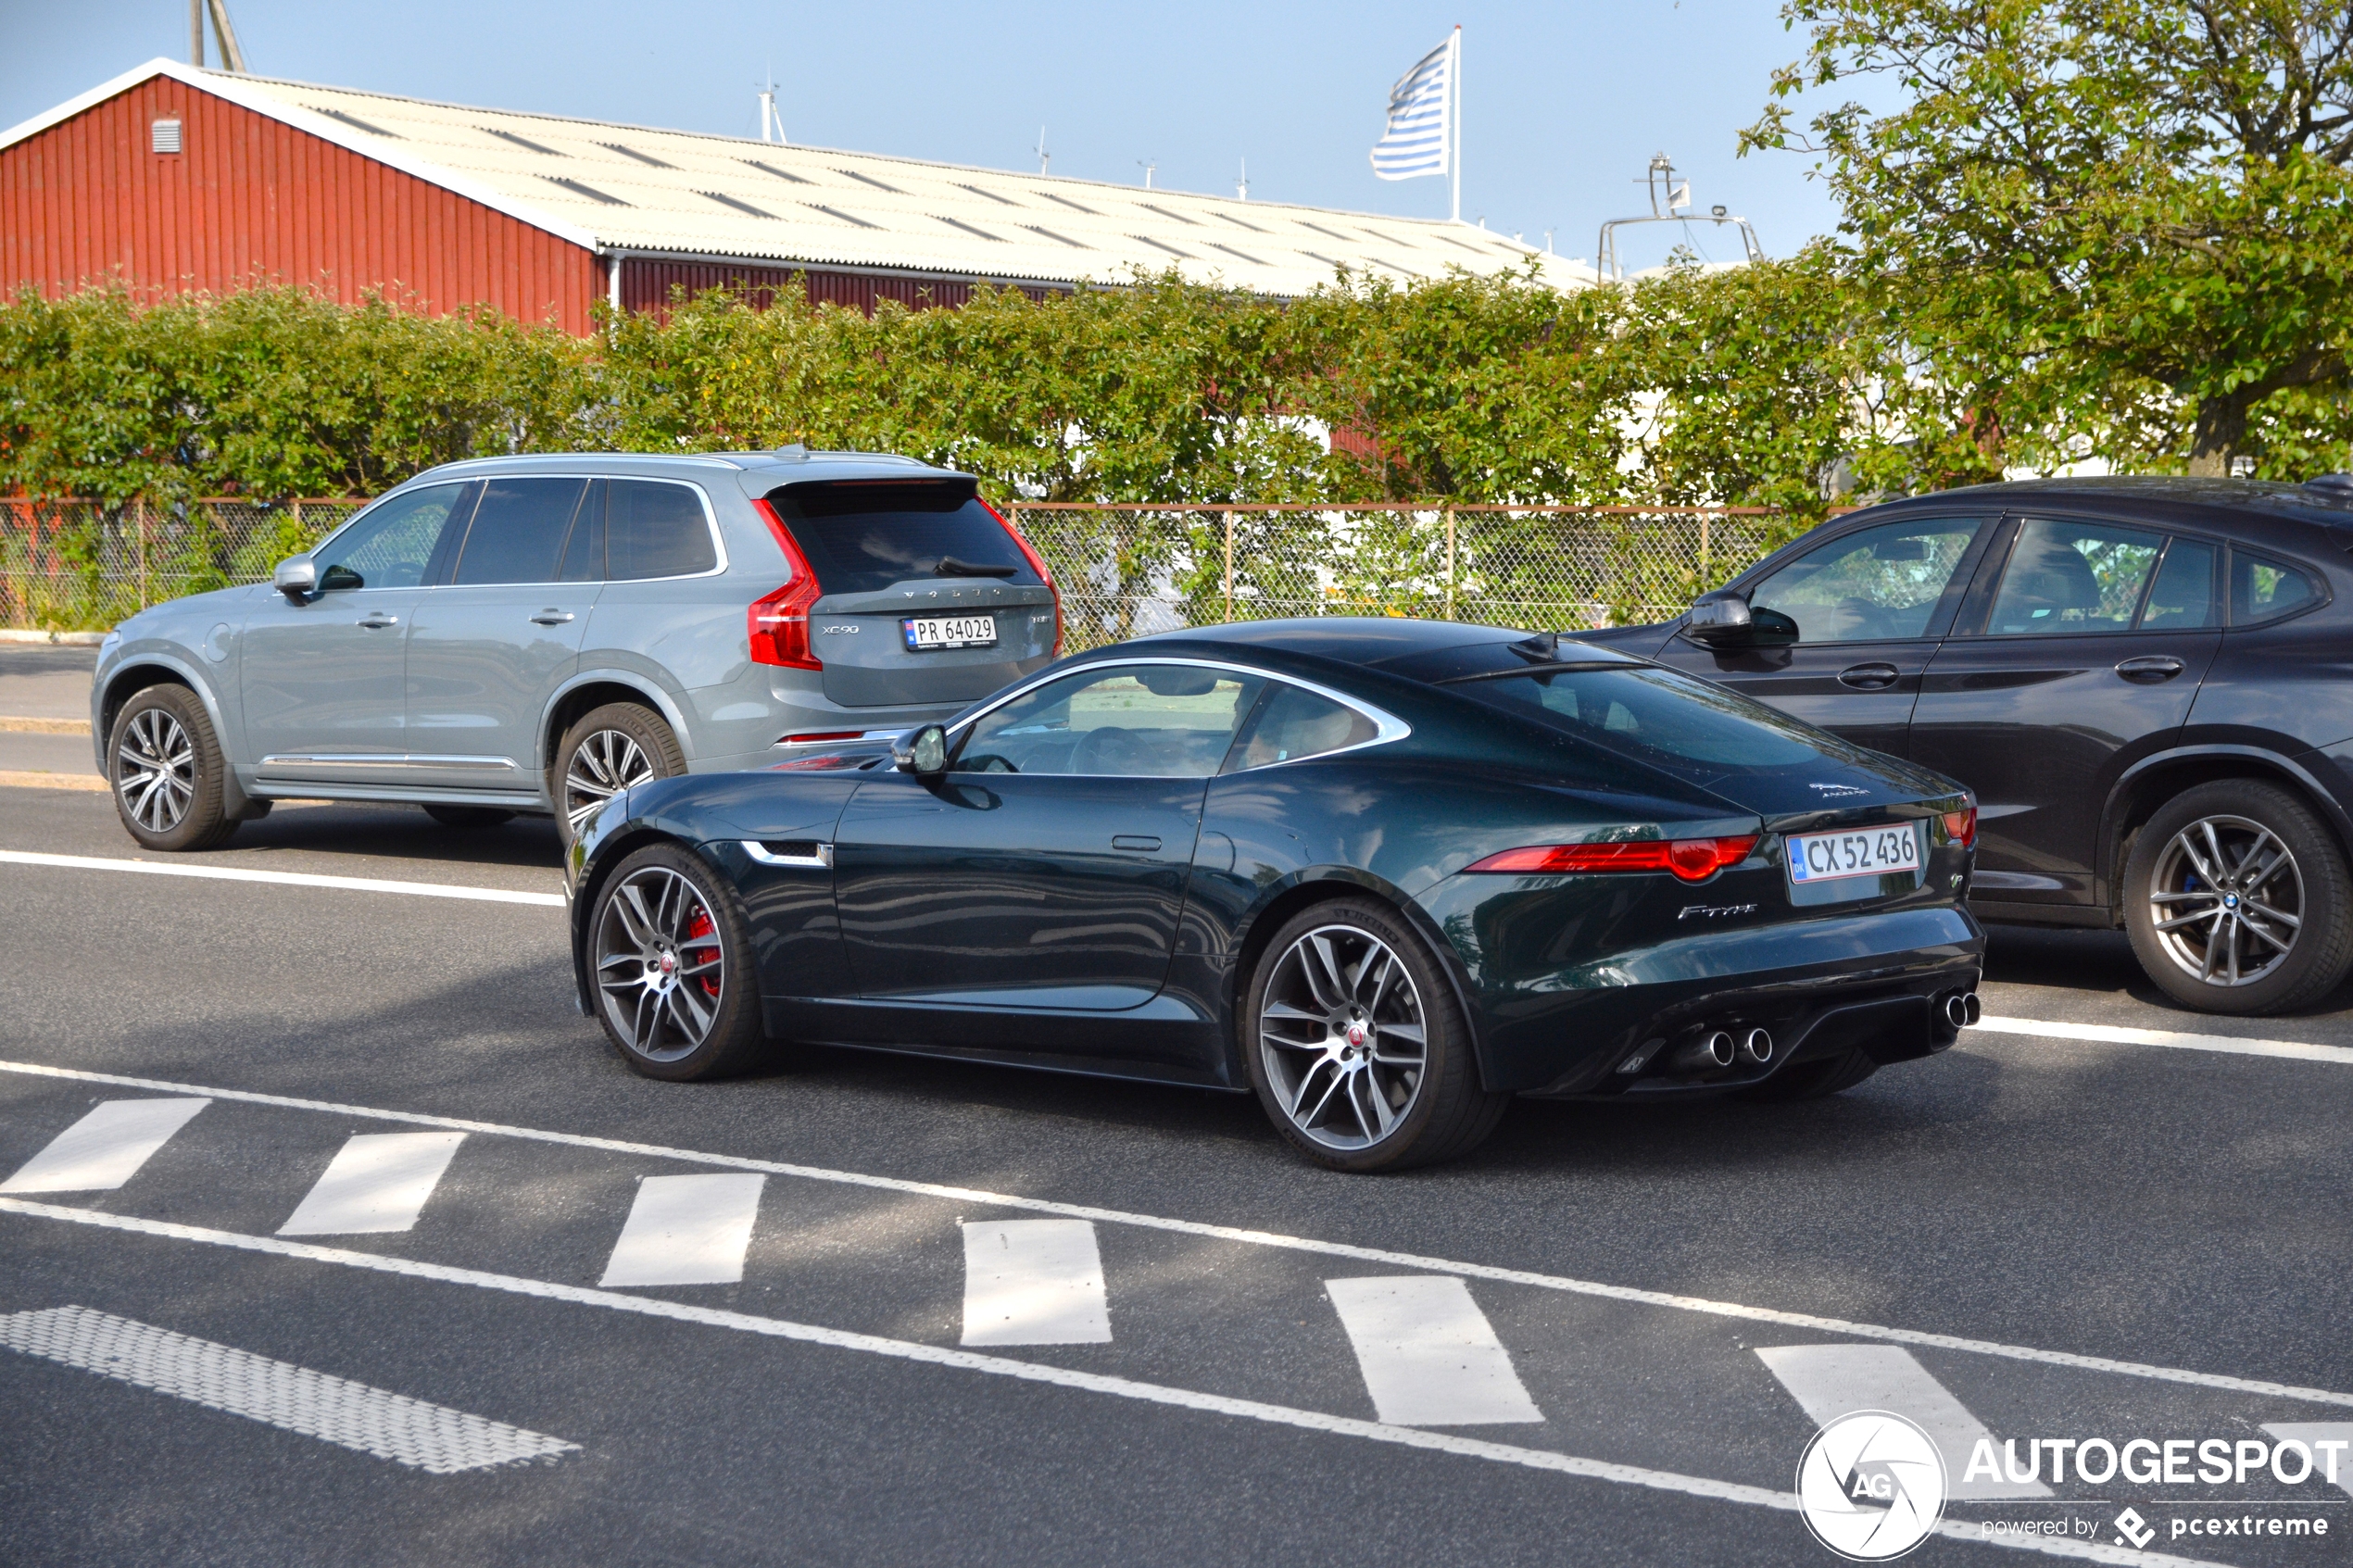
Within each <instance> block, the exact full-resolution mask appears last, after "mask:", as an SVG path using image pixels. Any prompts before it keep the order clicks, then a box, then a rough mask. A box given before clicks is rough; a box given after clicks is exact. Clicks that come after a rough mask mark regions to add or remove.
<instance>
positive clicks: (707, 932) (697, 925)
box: [681, 909, 719, 997]
mask: <svg viewBox="0 0 2353 1568" xmlns="http://www.w3.org/2000/svg"><path fill="white" fill-rule="evenodd" d="M718 929H719V928H718V927H717V926H715V925H713V924H711V911H710V910H708V909H697V910H696V911H695V918H694V919H693V920H691V921H688V922H686V941H685V942H684V943H682V944H681V946H682V947H686V949H688V950H690V951H691V950H693V949H694V948H697V947H710V948H713V949H716V948H717V947H718V946H719V942H718V938H717V935H716V933H717V932H718ZM704 938H709V940H704ZM718 956H719V955H718V953H717V952H716V951H713V952H712V954H711V957H712V958H717V957H718ZM694 961H695V962H697V963H700V962H702V961H703V960H701V959H699V958H698V959H696V960H694ZM699 984H700V985H701V986H702V991H703V995H704V996H706V997H716V996H717V995H719V982H718V980H717V979H716V978H714V977H713V976H711V975H710V974H708V973H706V974H704V975H702V976H700V978H699Z"/></svg>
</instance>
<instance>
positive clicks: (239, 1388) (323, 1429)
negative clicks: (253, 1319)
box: [0, 1307, 580, 1475]
mask: <svg viewBox="0 0 2353 1568" xmlns="http://www.w3.org/2000/svg"><path fill="white" fill-rule="evenodd" d="M0 1346H6V1347H7V1348H9V1349H12V1350H22V1351H24V1352H26V1353H27V1354H28V1355H34V1356H41V1357H44V1358H45V1359H47V1360H49V1361H57V1362H61V1363H62V1364H64V1365H66V1366H70V1367H79V1368H81V1369H82V1371H84V1372H94V1373H99V1374H103V1375H105V1376H107V1377H111V1378H115V1379H117V1380H119V1381H120V1382H123V1383H128V1384H132V1385H133V1386H136V1387H140V1388H152V1389H154V1390H155V1391H156V1392H157V1393H159V1394H170V1395H172V1396H174V1397H175V1398H178V1399H188V1400H192V1401H194V1402H195V1403H196V1404H199V1405H204V1406H208V1408H210V1409H213V1410H217V1411H227V1412H229V1413H230V1414H231V1415H242V1416H245V1417H247V1418H248V1419H250V1420H253V1421H258V1422H262V1423H265V1424H268V1425H271V1426H276V1427H280V1428H282V1429H283V1430H285V1431H288V1432H299V1433H301V1434H302V1435H303V1436H307V1437H319V1438H322V1439H324V1440H325V1441H327V1442H330V1443H336V1444H340V1445H341V1446H343V1447H344V1448H346V1449H359V1451H360V1452H361V1453H365V1454H373V1455H375V1456H376V1457H377V1458H378V1459H388V1460H391V1461H393V1462H394V1463H396V1464H405V1465H409V1466H410V1467H411V1468H413V1469H417V1470H422V1471H427V1472H429V1473H431V1474H434V1475H454V1474H457V1473H459V1471H462V1470H481V1469H484V1468H486V1467H488V1466H490V1465H494V1464H509V1463H511V1462H513V1461H517V1460H530V1459H549V1458H553V1457H554V1456H556V1455H558V1454H566V1453H575V1452H577V1451H579V1448H580V1445H579V1444H577V1443H567V1442H565V1441H564V1440H563V1439H562V1438H560V1437H549V1436H544V1435H542V1434H540V1433H537V1432H526V1431H524V1430H523V1429H522V1427H520V1426H510V1425H508V1424H506V1423H505V1422H503V1421H490V1420H486V1419H485V1418H484V1417H482V1416H478V1415H469V1414H467V1413H466V1412H465V1411H454V1410H451V1409H449V1408H448V1407H447V1405H435V1404H428V1403H427V1402H425V1401H424V1400H422V1399H409V1397H408V1396H406V1395H404V1394H395V1393H391V1392H389V1391H387V1390H385V1389H383V1388H371V1387H370V1386H368V1385H367V1384H365V1383H354V1382H352V1381H350V1380H349V1379H347V1378H342V1377H331V1376H329V1375H328V1374H325V1373H322V1372H313V1371H311V1370H310V1369H309V1368H308V1367H301V1366H296V1365H295V1364H294V1363H293V1362H291V1361H271V1359H270V1358H268V1357H267V1356H257V1355H254V1354H252V1353H251V1352H249V1351H245V1350H240V1349H237V1348H235V1347H233V1346H229V1345H217V1344H215V1343H213V1342H212V1341H211V1340H209V1339H197V1338H194V1337H192V1336H188V1335H185V1334H174V1333H173V1332H172V1331H171V1330H170V1329H167V1328H157V1327H156V1326H155V1325H154V1324H152V1323H139V1322H137V1321H135V1320H133V1319H131V1318H119V1317H116V1316H114V1315H113V1314H112V1313H109V1312H97V1311H91V1310H90V1309H89V1308H87V1307H52V1308H49V1309H47V1310H46V1311H32V1312H14V1313H10V1314H9V1315H8V1316H6V1317H0Z"/></svg>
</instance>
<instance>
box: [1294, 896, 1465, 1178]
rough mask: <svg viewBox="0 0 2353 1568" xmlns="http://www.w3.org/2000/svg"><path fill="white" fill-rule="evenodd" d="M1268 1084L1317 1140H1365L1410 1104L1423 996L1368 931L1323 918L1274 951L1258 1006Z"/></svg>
mask: <svg viewBox="0 0 2353 1568" xmlns="http://www.w3.org/2000/svg"><path fill="white" fill-rule="evenodd" d="M1258 1049H1259V1060H1260V1064H1261V1066H1262V1067H1263V1068H1264V1070H1265V1074H1266V1080H1267V1085H1268V1087H1269V1088H1270V1089H1271V1090H1272V1091H1273V1095H1274V1098H1275V1099H1276V1101H1277V1104H1279V1105H1280V1107H1281V1108H1282V1110H1283V1113H1284V1115H1285V1116H1287V1117H1288V1118H1289V1119H1290V1124H1291V1125H1292V1126H1293V1127H1295V1128H1297V1129H1298V1130H1299V1132H1300V1133H1301V1134H1302V1135H1304V1136H1306V1137H1307V1138H1309V1139H1311V1140H1313V1141H1314V1142H1315V1143H1317V1144H1320V1145H1322V1146H1323V1147H1324V1148H1330V1149H1339V1150H1351V1149H1363V1148H1371V1147H1372V1146H1373V1145H1375V1144H1377V1143H1379V1142H1380V1141H1381V1140H1382V1139H1384V1138H1386V1137H1388V1136H1389V1135H1390V1134H1391V1133H1392V1132H1394V1131H1395V1129H1396V1127H1397V1125H1398V1123H1401V1122H1403V1120H1404V1119H1405V1118H1406V1116H1407V1115H1408V1114H1410V1113H1411V1112H1412V1110H1413V1109H1414V1103H1415V1099H1416V1097H1417V1096H1418V1095H1419V1094H1420V1093H1421V1090H1422V1085H1423V1081H1424V1079H1425V1077H1426V1076H1427V1073H1428V1064H1429V1042H1428V1024H1427V1022H1426V1018H1425V1014H1424V1011H1423V1008H1422V997H1421V992H1420V990H1419V988H1418V987H1416V985H1415V984H1414V977H1413V975H1412V974H1411V973H1410V972H1408V971H1407V969H1406V967H1405V964H1404V963H1403V960H1401V959H1400V958H1399V956H1398V954H1397V953H1396V951H1395V950H1394V949H1393V948H1391V947H1390V946H1389V945H1388V944H1387V943H1385V942H1384V941H1382V940H1381V939H1380V938H1379V937H1378V936H1377V935H1373V934H1372V933H1371V932H1369V931H1365V930H1362V929H1360V928H1358V927H1355V926H1353V925H1337V924H1336V925H1324V926H1318V927H1316V928H1315V929H1314V930H1311V931H1309V932H1307V933H1305V934H1304V935H1302V936H1300V937H1299V938H1298V939H1297V940H1295V941H1293V942H1292V943H1291V944H1290V947H1289V948H1288V949H1287V950H1286V951H1285V952H1284V954H1283V956H1282V957H1281V958H1280V959H1278V960H1276V964H1275V969H1274V972H1273V973H1272V975H1271V976H1270V977H1269V978H1268V981H1267V984H1266V987H1265V997H1264V1000H1263V1002H1262V1003H1261V1006H1260V1008H1259V1013H1258Z"/></svg>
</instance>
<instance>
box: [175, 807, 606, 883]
mask: <svg viewBox="0 0 2353 1568" xmlns="http://www.w3.org/2000/svg"><path fill="white" fill-rule="evenodd" d="M271 849H301V850H308V851H312V852H315V853H320V854H333V855H359V856H367V857H371V858H374V859H388V860H438V861H443V862H446V863H447V864H450V865H460V866H522V867H528V868H543V867H544V868H546V869H547V870H549V871H555V870H559V869H560V868H561V866H562V865H563V847H562V845H561V843H560V841H559V840H558V839H557V837H556V822H555V819H554V818H552V817H516V818H514V819H512V820H511V821H509V822H501V823H499V824H498V825H497V826H496V827H486V828H451V827H444V826H443V825H442V824H441V823H439V822H434V820H433V819H432V818H431V817H428V816H426V815H425V814H424V812H423V811H422V809H419V808H416V807H410V806H281V807H279V808H278V809H276V810H274V811H271V813H270V815H268V816H267V817H264V818H262V819H261V821H259V822H245V823H244V824H242V825H241V826H239V827H238V829H237V831H236V832H235V833H234V834H232V835H231V836H230V839H229V842H228V843H226V844H224V845H222V846H221V847H220V852H221V853H227V852H231V851H245V852H250V851H254V850H271ZM197 859H202V857H197Z"/></svg>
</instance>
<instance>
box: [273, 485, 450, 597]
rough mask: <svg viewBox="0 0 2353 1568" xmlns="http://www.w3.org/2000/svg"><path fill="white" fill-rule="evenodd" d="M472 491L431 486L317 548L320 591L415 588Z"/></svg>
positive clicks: (376, 512)
mask: <svg viewBox="0 0 2353 1568" xmlns="http://www.w3.org/2000/svg"><path fill="white" fill-rule="evenodd" d="M472 490H473V486H472V485H465V484H434V485H428V486H427V487H426V488H424V489H422V490H412V491H410V492H409V494H408V495H402V496H400V497H398V498H397V499H396V500H392V501H388V502H386V503H385V504H384V505H383V506H381V507H378V508H376V509H375V510H374V511H372V512H370V513H369V514H368V515H367V516H366V517H364V518H362V519H360V520H359V521H358V522H357V523H355V524H353V525H352V526H351V527H349V528H346V529H345V530H344V531H343V532H342V533H338V534H336V535H335V536H334V537H333V538H332V539H330V540H328V541H327V542H326V543H325V544H324V545H322V546H320V547H319V550H318V553H317V554H316V555H315V556H314V557H313V559H315V560H316V561H317V562H318V565H319V589H320V591H321V593H334V592H336V591H337V590H339V589H344V588H414V587H416V586H417V585H419V584H420V583H423V582H424V580H425V571H426V569H427V568H428V567H430V566H431V565H432V564H433V558H434V549H435V548H436V547H437V546H439V545H440V543H441V536H442V534H443V533H445V532H446V531H447V529H448V527H449V520H450V518H451V516H452V515H453V514H454V515H457V516H459V517H460V518H462V517H463V515H464V512H465V510H466V507H465V503H466V502H467V501H468V500H469V499H471V497H472Z"/></svg>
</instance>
